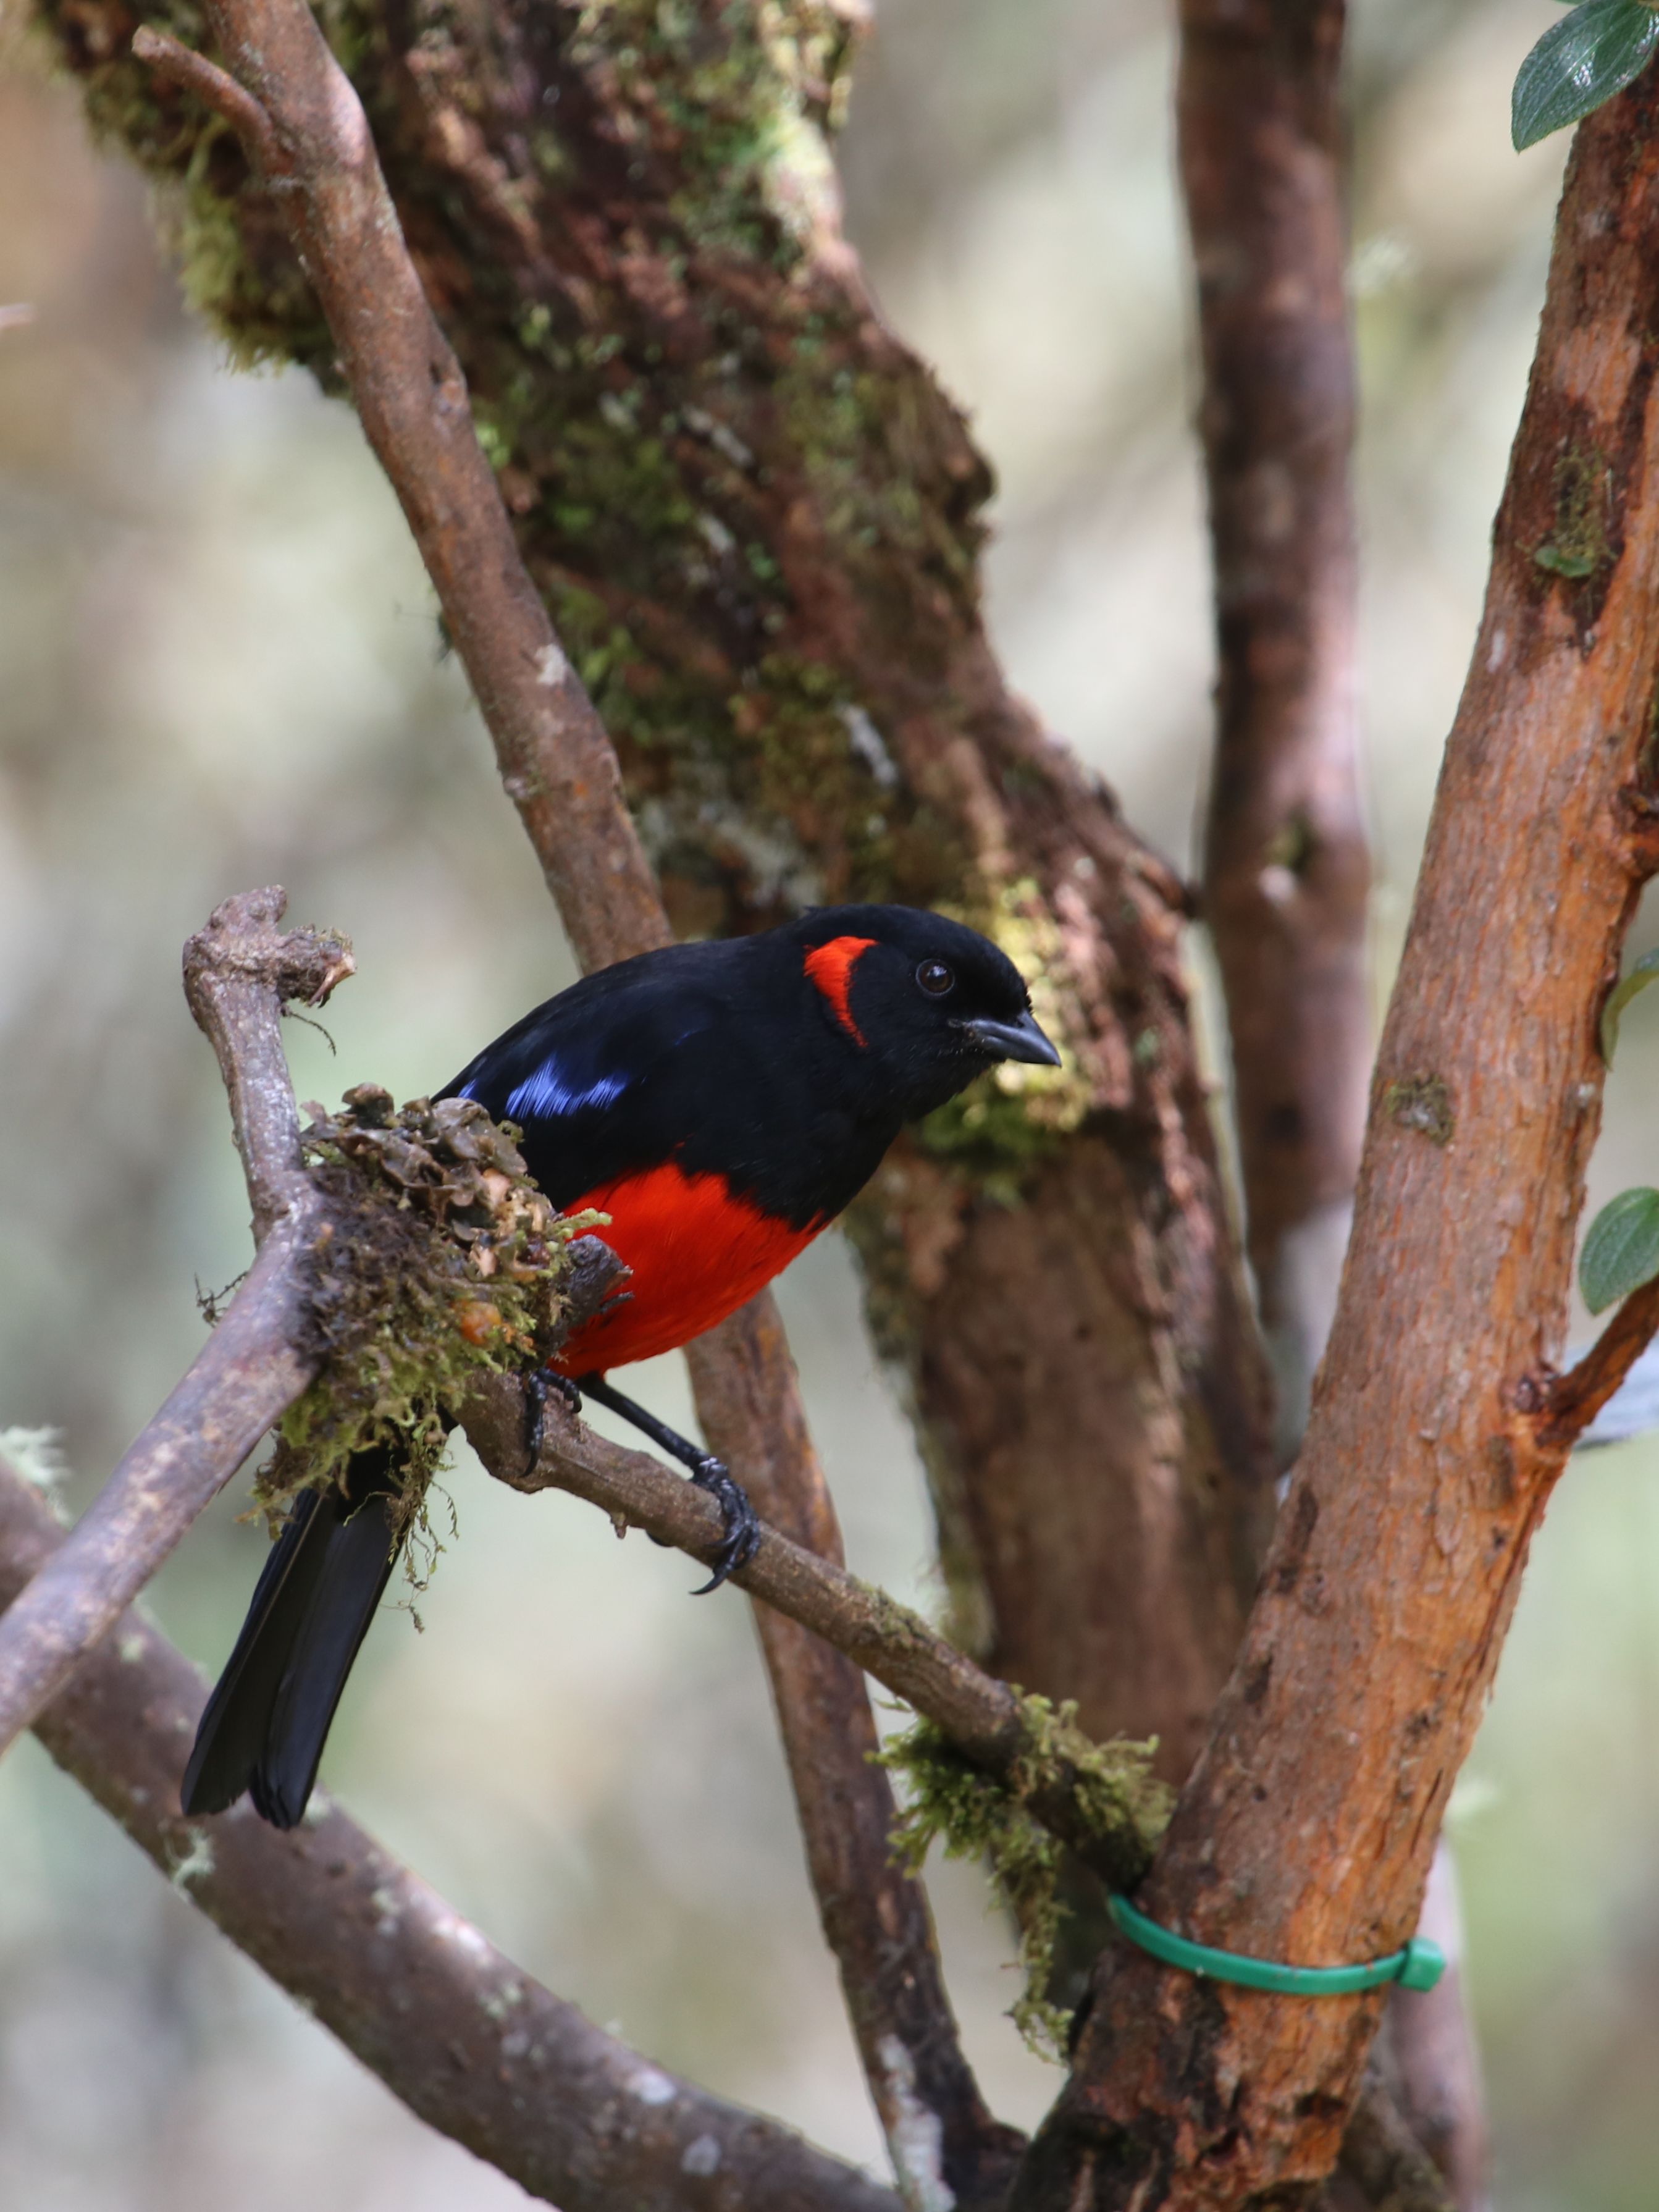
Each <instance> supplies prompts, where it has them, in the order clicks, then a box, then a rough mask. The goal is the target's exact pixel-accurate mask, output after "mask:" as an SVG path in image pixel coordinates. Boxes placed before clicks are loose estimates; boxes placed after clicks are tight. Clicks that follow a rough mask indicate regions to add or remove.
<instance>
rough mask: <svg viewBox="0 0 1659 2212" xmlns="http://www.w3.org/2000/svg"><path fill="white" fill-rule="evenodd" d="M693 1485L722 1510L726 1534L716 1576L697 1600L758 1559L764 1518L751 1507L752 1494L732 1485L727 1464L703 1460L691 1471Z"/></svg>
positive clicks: (717, 1558)
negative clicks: (761, 1519)
mask: <svg viewBox="0 0 1659 2212" xmlns="http://www.w3.org/2000/svg"><path fill="white" fill-rule="evenodd" d="M691 1481H692V1485H693V1486H694V1487H695V1488H696V1489H698V1490H706V1491H707V1492H708V1495H709V1496H710V1497H711V1498H713V1499H714V1503H715V1504H716V1505H718V1506H719V1507H720V1522H721V1526H722V1528H723V1531H724V1534H723V1535H722V1538H721V1541H720V1549H719V1551H718V1552H716V1553H715V1554H714V1561H713V1565H714V1573H713V1574H712V1575H711V1576H710V1577H709V1579H708V1581H707V1582H706V1583H702V1584H701V1585H700V1587H699V1588H698V1589H694V1590H693V1591H692V1593H691V1595H692V1596H693V1597H707V1596H708V1593H709V1591H710V1590H715V1589H719V1588H720V1584H721V1583H723V1582H724V1581H725V1580H726V1577H727V1576H728V1575H734V1574H736V1573H737V1571H738V1568H739V1567H746V1566H747V1565H748V1564H749V1562H750V1559H753V1558H754V1556H755V1553H756V1552H757V1550H758V1549H759V1547H760V1540H761V1524H760V1516H759V1515H758V1514H757V1512H756V1510H755V1509H754V1507H753V1506H752V1505H751V1504H750V1503H749V1496H748V1492H746V1491H745V1490H744V1488H743V1486H741V1484H739V1483H736V1482H733V1481H732V1477H731V1475H730V1474H728V1473H727V1472H726V1463H725V1462H724V1461H723V1460H718V1459H714V1458H705V1459H700V1460H699V1461H698V1462H697V1463H696V1466H695V1467H694V1468H692V1470H691Z"/></svg>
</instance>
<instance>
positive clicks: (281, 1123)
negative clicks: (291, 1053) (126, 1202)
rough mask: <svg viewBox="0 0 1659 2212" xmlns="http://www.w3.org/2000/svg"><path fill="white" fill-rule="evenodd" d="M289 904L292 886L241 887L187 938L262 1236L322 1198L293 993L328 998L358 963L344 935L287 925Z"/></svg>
mask: <svg viewBox="0 0 1659 2212" xmlns="http://www.w3.org/2000/svg"><path fill="white" fill-rule="evenodd" d="M287 906H288V894H287V892H286V891H283V890H263V891H244V892H241V893H239V894H238V896H235V897H234V898H228V899H226V900H225V902H223V904H222V905H221V906H218V907H216V908H215V909H214V911H213V913H212V914H211V915H210V916H209V918H208V923H207V927H206V928H205V929H200V930H198V931H197V933H196V934H195V936H194V937H192V938H191V939H190V940H189V942H188V943H187V944H186V945H185V959H184V970H185V998H186V999H187V1000H189V1002H190V1010H191V1013H192V1014H193V1015H194V1016H195V1017H196V1025H197V1028H198V1029H199V1030H201V1031H202V1033H203V1035H204V1036H205V1037H206V1038H207V1040H208V1042H209V1043H210V1045H211V1046H212V1047H213V1051H214V1056H215V1058H216V1060H218V1062H219V1073H220V1074H221V1075H222V1077H223V1079H224V1085H225V1091H226V1094H227V1096H228V1099H229V1102H230V1126H231V1130H232V1133H233V1134H234V1137H235V1139H236V1150H237V1152H239V1153H240V1156H241V1161H242V1171H243V1173H244V1175H245V1176H246V1178H247V1191H248V1196H249V1198H250V1199H251V1200H252V1203H253V1241H254V1243H256V1244H263V1243H264V1240H265V1237H266V1236H267V1234H268V1233H269V1231H270V1229H271V1227H272V1225H274V1224H275V1223H276V1222H277V1221H279V1220H281V1219H282V1218H283V1216H284V1215H285V1214H288V1215H293V1214H297V1213H301V1212H306V1211H307V1209H314V1208H315V1206H316V1193H315V1191H314V1190H313V1188H312V1184H311V1179H310V1177H309V1176H308V1175H307V1172H306V1165H305V1160H304V1157H303V1155H302V1153H301V1148H300V1117H299V1115H298V1114H297V1112H296V1111H295V1105H294V1085H293V1083H292V1081H291V1079H289V1072H288V1055H287V1054H286V1053H285V1052H284V1050H283V1029H282V1012H283V1007H284V1006H286V1005H288V1004H289V1001H290V1000H297V1001H299V1002H300V1003H301V1004H302V1005H305V1006H322V1005H323V1004H324V1003H325V1001H326V1000H327V999H328V997H329V995H330V994H331V992H333V991H334V990H335V989H336V987H337V986H338V985H339V984H341V983H343V982H344V981H345V980H346V978H347V977H348V976H349V975H353V974H355V973H356V961H355V960H354V959H353V958H352V957H351V947H350V946H349V945H348V944H347V943H346V942H345V941H344V939H342V938H339V937H336V936H334V935H332V934H331V933H327V932H320V931H318V930H313V929H299V930H292V931H289V933H286V934H283V933H281V932H279V930H278V927H277V925H278V924H279V923H280V922H281V921H282V919H283V914H284V912H285V911H286V909H287Z"/></svg>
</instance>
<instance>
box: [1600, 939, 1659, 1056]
mask: <svg viewBox="0 0 1659 2212" xmlns="http://www.w3.org/2000/svg"><path fill="white" fill-rule="evenodd" d="M1656 976H1659V947H1656V949H1655V950H1654V951H1651V952H1644V954H1643V955H1642V957H1641V958H1640V959H1639V960H1638V962H1637V963H1636V965H1635V966H1634V967H1633V968H1632V969H1628V970H1627V971H1626V973H1625V974H1624V975H1621V976H1620V978H1619V981H1618V985H1617V987H1616V988H1615V989H1614V990H1613V992H1612V994H1610V996H1609V997H1608V1000H1607V1004H1606V1006H1603V1007H1602V1009H1601V1057H1602V1059H1603V1060H1606V1062H1607V1066H1609V1067H1611V1066H1613V1047H1614V1046H1615V1045H1616V1044H1617V1043H1618V1042H1619V1017H1620V1014H1622V1013H1623V1012H1624V1011H1625V1009H1626V1006H1629V1004H1630V1002H1631V1000H1632V999H1633V998H1635V996H1636V995H1637V994H1638V992H1639V991H1645V990H1646V989H1647V987H1648V985H1649V984H1650V983H1651V982H1652V981H1654V979H1655V977H1656Z"/></svg>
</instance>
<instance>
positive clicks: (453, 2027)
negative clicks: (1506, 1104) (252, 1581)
mask: <svg viewBox="0 0 1659 2212" xmlns="http://www.w3.org/2000/svg"><path fill="white" fill-rule="evenodd" d="M63 1541H64V1532H63V1530H62V1529H61V1528H59V1527H58V1524H57V1522H55V1521H54V1519H53V1517H52V1513H51V1511H50V1510H48V1508H47V1507H46V1504H44V1503H43V1502H42V1500H41V1499H40V1497H39V1495H38V1494H37V1493H36V1492H33V1490H31V1489H30V1487H29V1486H28V1485H27V1483H26V1482H24V1481H23V1480H22V1479H21V1477H20V1476H18V1475H16V1474H14V1473H12V1471H11V1470H10V1468H9V1467H8V1465H7V1464H6V1462H4V1460H3V1458H0V1607H3V1606H6V1605H8V1604H9V1603H10V1602H11V1601H13V1600H14V1599H15V1597H16V1595H17V1593H18V1591H19V1590H20V1589H21V1588H22V1587H23V1585H24V1583H26V1581H27V1578H28V1577H30V1576H31V1575H33V1574H34V1573H36V1572H38V1571H40V1569H41V1568H42V1567H44V1566H45V1565H47V1564H48V1563H49V1562H50V1560H51V1559H52V1556H53V1555H54V1553H55V1552H56V1551H57V1549H58V1547H59V1546H61V1544H62V1543H63ZM203 1694H204V1684H203V1681H202V1678H201V1676H200V1675H199V1674H197V1671H196V1669H195V1668H193V1667H192V1666H191V1664H190V1663H189V1662H188V1661H187V1660H185V1658H184V1657H183V1656H181V1655H180V1654H179V1652H177V1651H175V1650H173V1647H172V1645H171V1644H168V1643H167V1640H166V1638H163V1637H161V1636H160V1635H159V1634H158V1633H157V1632H156V1631H155V1629H154V1628H152V1627H150V1626H149V1624H148V1623H146V1622H144V1621H143V1620H140V1619H139V1617H138V1616H137V1614H136V1613H128V1614H126V1615H125V1616H124V1617H123V1619H122V1620H120V1621H119V1623H118V1626H117V1627H116V1629H115V1631H114V1632H113V1633H112V1635H111V1636H110V1637H109V1638H107V1639H106V1641H105V1642H104V1643H103V1644H100V1646H99V1647H98V1648H97V1650H94V1652H92V1653H91V1655H90V1656H88V1658H87V1660H86V1661H85V1662H84V1663H83V1664H82V1667H81V1668H80V1669H79V1671H78V1672H77V1673H76V1676H75V1679H74V1680H73V1681H72V1682H71V1683H70V1686H69V1687H68V1688H67V1689H66V1690H64V1691H63V1692H61V1693H60V1694H59V1695H58V1698H57V1699H55V1700H54V1702H53V1703H52V1705H50V1706H49V1707H48V1708H47V1710H46V1712H45V1713H44V1714H43V1715H42V1716H41V1717H40V1721H39V1723H38V1724H37V1728H36V1733H37V1734H38V1735H39V1736H40V1741H41V1742H42V1743H43V1744H44V1745H45V1746H46V1750H47V1751H48V1752H49V1753H51V1754H52V1758H53V1759H55V1760H56V1761H57V1763H58V1765H59V1766H61V1767H63V1768H64V1770H65V1771H66V1772H68V1773H70V1774H71V1775H72V1776H73V1777H74V1778H75V1779H76V1781H77V1782H79V1783H80V1784H82V1787H83V1788H84V1789H85V1790H88V1792H89V1794H90V1795H91V1796H93V1797H94V1798H95V1799H96V1800H97V1802H98V1803H99V1804H100V1805H101V1806H102V1807H103V1808H104V1810H105V1811H106V1813H108V1814H110V1816H111V1817H112V1819H113V1820H116V1821H118V1823H119V1825H120V1826H122V1827H123V1828H124V1829H125V1831H126V1832H127V1834H128V1835H129V1836H130V1837H131V1838H132V1840H133V1842H134V1843H136V1844H137V1845H138V1847H139V1849H140V1850H143V1852H145V1853H146V1854H147V1855H148V1856H149V1857H150V1858H152V1859H153V1860H154V1861H155V1864H156V1865H157V1867H158V1868H159V1869H161V1873H162V1874H163V1875H167V1876H168V1877H170V1878H171V1880H172V1881H173V1886H174V1887H175V1888H176V1889H178V1890H179V1893H181V1894H182V1895H183V1896H185V1897H188V1898H189V1899H190V1900H191V1903H192V1904H193V1905H196V1906H197V1907H198V1908H199V1909H200V1910H201V1911H203V1912H204V1913H205V1914H206V1915H207V1917H209V1919H210V1920H211V1921H213V1922H214V1923H215V1924H216V1926H217V1927H219V1928H220V1929H222V1930H223V1931H224V1933H225V1934H226V1935H227V1936H228V1937H229V1939H230V1940H231V1942H233V1943H234V1944H235V1945H236V1946H237V1947H238V1948H239V1949H240V1950H242V1951H244V1952H246V1954H247V1955H248V1957H249V1958H251V1959H252V1960H253V1961H254V1963H255V1964H256V1965H257V1966H261V1967H263V1968H264V1972H266V1973H268V1974H269V1975H270V1978H271V1979H272V1980H273V1981H274V1982H276V1984H278V1985H279V1987H281V1988H283V1989H284V1990H287V1991H288V1993H289V1996H292V1997H293V1998H294V1999H295V2002H297V2003H299V2004H301V2005H302V2006H304V2007H305V2008H306V2009H307V2011H310V2012H312V2013H313V2014H314V2015H316V2017H317V2018H318V2020H319V2021H321V2022H322V2023H323V2024H324V2026H325V2027H328V2028H329V2029H330V2030H331V2032H332V2033H334V2034H335V2035H337V2037H338V2038H339V2039H340V2040H341V2042H343V2044H344V2045H345V2046H346V2048H347V2049H348V2050H349V2051H352V2052H354V2053H355V2054H356V2057H358V2058H360V2059H361V2060H362V2062H363V2063H364V2064H365V2065H366V2066H367V2067H368V2068H369V2069H370V2070H371V2071H372V2072H374V2073H375V2074H377V2075H379V2076H380V2079H381V2080H382V2081H385V2082H386V2086H387V2087H388V2088H390V2089H391V2090H392V2092H393V2093H394V2094H395V2095H397V2096H398V2097H401V2098H402V2100H403V2101H404V2103H405V2104H406V2105H407V2106H409V2107H410V2110H411V2111H412V2112H416V2113H418V2114H419V2116H420V2117H421V2118H422V2119H423V2120H425V2121H426V2122H427V2123H428V2125H429V2126H432V2127H435V2128H436V2129H437V2130H439V2132H440V2133H441V2134H443V2135H447V2136H453V2137H454V2138H455V2140H456V2141H457V2142H462V2143H465V2145H466V2146H467V2148H469V2149H471V2150H473V2151H476V2152H477V2154H478V2155H479V2156H480V2157H481V2158H484V2159H487V2160H489V2162H490V2163H491V2164H492V2165H494V2166H498V2167H499V2168H500V2169H501V2172H503V2173H506V2174H507V2175H508V2176H510V2178H511V2179H513V2180H514V2181H516V2182H518V2183H519V2185H520V2187H522V2188H523V2189H524V2190H525V2191H526V2193H527V2194H528V2195H530V2196H531V2197H535V2198H537V2199H538V2200H539V2201H540V2202H542V2203H549V2204H556V2205H558V2206H560V2207H562V2212H615V2208H616V2207H617V2205H619V2204H626V2205H627V2206H629V2212H749V2208H750V2207H752V2206H756V2205H761V2204H763V2205H765V2206H767V2207H768V2208H769V2212H900V2208H899V2204H898V2200H897V2199H896V2197H894V2196H893V2195H892V2193H891V2192H890V2191H888V2190H886V2189H883V2188H881V2187H879V2186H878V2185H877V2184H876V2183H874V2182H872V2181H871V2180H870V2179H867V2178H866V2176H865V2175H864V2174H862V2173H860V2172H859V2171H858V2170H857V2169H856V2168H855V2167H853V2166H847V2165H844V2164H843V2163H842V2161H841V2160H839V2159H833V2158H830V2157H828V2156H826V2154H824V2153H823V2152H822V2151H818V2150H815V2149H814V2148H812V2147H811V2144H810V2143H807V2142H804V2141H803V2140H802V2139H801V2138H800V2137H799V2136H797V2135H795V2134H794V2133H793V2131H792V2130H789V2129H787V2128H784V2127H781V2126H779V2124H777V2123H776V2122H775V2121H774V2120H768V2119H764V2118H762V2117H761V2116H760V2115H759V2114H757V2113H754V2112H744V2111H743V2110H742V2109H741V2108H740V2107H738V2106H734V2105H729V2104H726V2103H725V2102H724V2101H723V2100H721V2099H720V2098H718V2097H711V2096H709V2095H708V2094H707V2093H705V2092H703V2091H702V2090H700V2089H697V2088H696V2087H693V2086H692V2085H691V2084H690V2083H689V2082H685V2081H677V2080H676V2079H674V2077H673V2076H671V2075H669V2074H667V2073H665V2071H664V2070H663V2069H661V2068H659V2067H658V2066H655V2065H653V2063H651V2061H650V2060H649V2059H647V2058H646V2057H643V2056H642V2055H641V2053H640V2052H638V2051H630V2050H629V2048H628V2046H627V2045H625V2044H622V2043H619V2042H617V2039H615V2037H613V2036H610V2035H605V2034H603V2033H601V2032H600V2031H599V2029H598V2028H596V2027H593V2026H592V2023H591V2021H587V2020H585V2019H584V2018H583V2016H582V2015H581V2014H580V2012H579V2011H578V2010H577V2008H576V2007H575V2006H574V2005H573V2004H568V2003H566V2002H563V2001H562V1999H561V1998H559V1997H556V1996H554V1995H553V1994H552V1993H551V1991H550V1990H544V1989H543V1988H541V1987H540V1986H539V1985H538V1984H537V1983H536V1982H534V1981H532V1979H531V1978H530V1977H529V1976H528V1975H526V1974H524V1973H522V1972H520V1971H519V1970H518V1969H517V1968H516V1967H514V1966H513V1962H512V1960H509V1959H507V1958H504V1957H503V1956H502V1955H501V1953H500V1952H499V1951H497V1950H496V1949H495V1947H494V1945H493V1944H490V1943H489V1942H486V1941H485V1940H484V1938H483V1936H481V1935H480V1934H479V1932H478V1930H477V1929H476V1928H473V1927H471V1925H469V1923H467V1922H466V1921H465V1920H463V1919H461V1918H460V1917H459V1915H458V1914H456V1913H454V1912H453V1911H450V1909H449V1907H448V1906H447V1905H445V1903H444V1902H443V1899H441V1898H440V1897H438V1896H436V1895H435V1893H433V1891H431V1890H430V1889H428V1887H427V1885H426V1884H425V1883H424V1882H423V1881H420V1880H418V1879H417V1877H416V1876H415V1875H412V1874H410V1872H409V1871H408V1870H407V1869H406V1868H404V1867H402V1866H399V1865H398V1862H397V1861H396V1860H395V1859H394V1858H392V1857H391V1856H390V1855H389V1854H388V1853H387V1852H386V1851H383V1850H381V1849H380V1846H379V1845H378V1844H376V1843H374V1840H373V1839H372V1838H370V1837H368V1836H367V1835H365V1834H364V1833H363V1832H362V1829H361V1828H358V1827H357V1826H355V1825H354V1824H353V1823H352V1822H351V1821H350V1820H348V1819H347V1818H346V1816H345V1815H344V1814H343V1813H341V1812H339V1811H338V1810H337V1808H333V1807H331V1806H327V1805H325V1804H322V1803H320V1802H319V1804H318V1805H317V1806H316V1807H314V1808H313V1810H314V1812H316V1813H317V1814H319V1816H320V1817H315V1818H312V1819H308V1820H306V1821H305V1822H304V1823H303V1824H302V1826H300V1827H299V1828H297V1829H296V1830H295V1831H294V1832H293V1833H292V1834H289V1835H284V1834H280V1833H279V1832H277V1831H276V1829H274V1828H270V1827H267V1826H265V1824H264V1821H263V1820H258V1819H257V1818H256V1817H255V1816H254V1814H252V1811H251V1809H250V1808H248V1807H247V1806H246V1805H244V1806H243V1807H241V1808H240V1809H239V1810H237V1811H235V1812H233V1813H230V1814H226V1815H225V1816H223V1817H222V1818H221V1819H218V1820H214V1821H213V1822H212V1823H211V1824H210V1825H204V1824H203V1823H202V1822H200V1821H192V1820H185V1818H184V1817H183V1816H182V1814H179V1812H178V1810H177V1807H178V1803H179V1778H180V1776H181V1775H182V1773H183V1771H184V1765H185V1753H186V1752H187V1750H188V1749H189V1747H190V1742H191V1737H192V1736H193V1735H194V1734H195V1731H196V1723H197V1719H198V1718H199V1717H200V1713H201V1709H202V1699H203Z"/></svg>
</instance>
